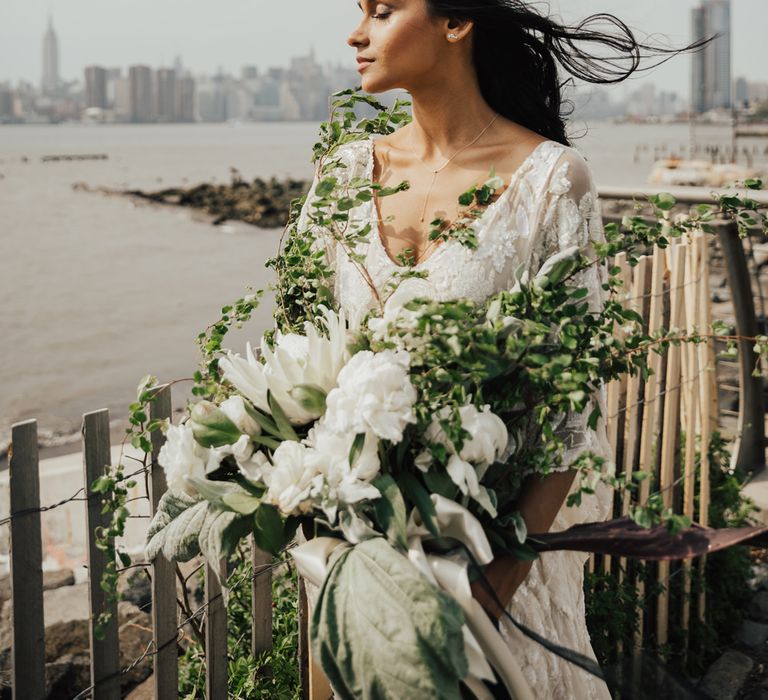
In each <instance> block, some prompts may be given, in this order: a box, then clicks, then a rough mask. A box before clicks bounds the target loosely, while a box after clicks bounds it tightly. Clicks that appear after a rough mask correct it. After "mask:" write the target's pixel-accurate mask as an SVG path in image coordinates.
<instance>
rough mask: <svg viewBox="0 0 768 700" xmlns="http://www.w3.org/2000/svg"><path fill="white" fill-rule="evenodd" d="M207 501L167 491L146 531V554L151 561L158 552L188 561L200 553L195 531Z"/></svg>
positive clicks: (203, 518)
mask: <svg viewBox="0 0 768 700" xmlns="http://www.w3.org/2000/svg"><path fill="white" fill-rule="evenodd" d="M207 513H208V501H201V500H199V499H196V498H192V497H191V496H188V495H187V494H185V493H183V494H179V493H174V492H172V491H166V492H165V493H164V494H163V497H162V498H161V499H160V503H159V504H158V507H157V512H156V513H155V516H154V517H153V518H152V521H151V522H150V525H149V530H148V531H147V544H146V548H145V553H146V556H147V560H148V561H152V560H153V559H154V558H155V557H156V556H157V555H158V554H159V553H160V552H162V553H163V554H164V555H165V558H166V559H168V560H169V561H189V560H190V559H192V557H195V556H197V555H198V554H199V553H200V545H199V542H198V534H199V532H200V528H201V527H202V525H203V521H204V520H205V517H206V515H207Z"/></svg>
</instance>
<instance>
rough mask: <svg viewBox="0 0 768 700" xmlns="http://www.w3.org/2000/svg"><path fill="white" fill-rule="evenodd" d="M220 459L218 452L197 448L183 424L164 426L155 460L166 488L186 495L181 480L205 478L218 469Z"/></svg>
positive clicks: (220, 453)
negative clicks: (166, 430)
mask: <svg viewBox="0 0 768 700" xmlns="http://www.w3.org/2000/svg"><path fill="white" fill-rule="evenodd" d="M223 457H224V454H223V453H222V451H221V450H216V449H208V448H206V447H202V446H201V445H199V444H198V443H197V441H196V440H195V437H194V435H193V434H192V427H191V426H190V425H189V424H188V423H184V424H182V425H170V426H169V427H168V432H167V433H166V435H165V444H164V445H163V446H162V447H161V448H160V454H159V455H158V458H157V461H158V463H159V464H160V466H161V467H162V468H163V470H164V471H165V480H166V482H167V484H168V489H169V490H171V491H176V492H177V493H179V492H181V491H187V492H189V490H188V485H187V483H186V480H185V477H187V476H194V477H198V478H200V479H203V478H205V475H206V474H208V473H209V472H212V471H215V470H216V469H217V468H218V466H219V464H221V460H222V459H223Z"/></svg>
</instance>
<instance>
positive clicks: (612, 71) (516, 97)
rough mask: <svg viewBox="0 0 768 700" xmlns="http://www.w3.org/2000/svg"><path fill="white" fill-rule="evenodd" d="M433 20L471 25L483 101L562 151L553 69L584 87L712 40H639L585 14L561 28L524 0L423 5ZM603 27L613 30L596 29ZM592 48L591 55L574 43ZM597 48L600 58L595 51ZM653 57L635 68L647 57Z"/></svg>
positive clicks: (608, 19) (615, 21)
mask: <svg viewBox="0 0 768 700" xmlns="http://www.w3.org/2000/svg"><path fill="white" fill-rule="evenodd" d="M427 6H428V7H429V11H430V13H431V14H432V15H433V16H438V17H447V18H450V19H458V20H471V21H472V22H474V29H473V53H474V62H475V68H476V70H477V74H478V79H479V83H480V90H481V92H482V95H483V98H484V99H485V100H486V102H488V104H489V105H490V106H491V107H492V108H493V109H495V110H496V111H497V112H499V113H500V114H501V115H503V116H504V117H507V118H508V119H511V120H512V121H514V122H516V123H518V124H521V125H522V126H525V127H526V128H528V129H531V130H532V131H535V132H537V133H539V134H541V135H542V136H544V137H545V138H548V139H552V140H553V141H559V142H560V143H562V144H564V145H566V146H569V145H571V144H570V141H569V139H568V136H567V134H566V117H567V116H568V115H569V114H570V113H571V112H572V111H573V110H572V109H571V110H570V111H568V110H567V107H568V106H569V105H570V103H569V102H568V101H566V100H564V97H563V92H564V89H565V87H566V86H567V85H568V84H569V83H571V82H572V80H573V78H569V79H567V80H565V81H564V82H560V76H559V73H558V65H560V66H562V68H563V69H564V70H565V71H566V72H567V73H570V74H571V76H573V77H576V78H580V79H581V80H584V81H586V82H589V83H596V84H603V85H605V84H610V83H620V82H621V81H623V80H626V79H627V78H628V77H629V76H630V75H632V74H633V73H635V72H637V71H642V70H649V69H651V68H655V67H656V66H658V65H661V64H662V63H664V62H666V61H668V60H669V59H670V58H673V57H674V56H676V55H678V54H680V53H683V52H685V51H698V50H701V49H703V48H704V47H705V46H706V45H707V44H708V43H709V42H710V41H711V40H712V39H713V38H714V37H709V38H705V39H701V40H699V41H696V42H694V43H693V44H689V45H688V46H685V47H683V48H679V49H675V48H669V47H664V46H652V45H650V44H645V43H642V42H641V41H638V40H637V39H636V37H635V34H634V32H633V31H632V30H631V29H630V28H629V27H628V26H627V25H626V24H625V23H624V22H622V21H621V20H620V19H619V18H618V17H615V16H614V15H611V14H607V13H602V12H601V13H599V14H594V15H590V16H589V17H587V18H586V19H584V20H582V21H581V22H579V23H578V24H576V25H574V26H567V25H564V24H560V23H558V22H557V21H555V19H554V18H553V17H550V16H548V15H546V14H543V13H541V12H540V11H539V10H538V9H537V8H536V7H535V6H534V4H533V3H531V2H524V1H523V0H463V1H462V0H427ZM603 23H607V24H609V25H612V27H614V28H616V29H618V32H617V33H612V32H610V31H607V30H600V29H599V28H598V27H597V26H596V25H599V24H603ZM582 43H591V44H594V45H596V46H595V50H594V51H592V52H590V51H589V50H585V49H582V48H581V47H580V46H579V45H580V44H582ZM600 48H602V49H603V50H604V52H603V53H600V52H599V49H600ZM654 57H655V58H660V59H661V60H657V61H656V62H654V63H652V64H651V65H648V66H644V67H643V68H641V67H640V63H641V61H643V60H644V59H646V58H654Z"/></svg>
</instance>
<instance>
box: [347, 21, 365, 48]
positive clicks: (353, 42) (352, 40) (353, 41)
mask: <svg viewBox="0 0 768 700" xmlns="http://www.w3.org/2000/svg"><path fill="white" fill-rule="evenodd" d="M347 44H348V45H349V46H352V47H355V48H357V47H359V46H366V45H367V44H368V37H367V36H366V34H365V32H364V31H363V22H362V21H361V22H360V24H358V25H357V27H355V28H354V30H353V31H352V33H351V34H350V35H349V37H347Z"/></svg>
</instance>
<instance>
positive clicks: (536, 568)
mask: <svg viewBox="0 0 768 700" xmlns="http://www.w3.org/2000/svg"><path fill="white" fill-rule="evenodd" d="M337 157H339V158H340V159H341V160H342V162H343V163H344V164H345V165H346V168H338V169H337V171H336V173H335V174H336V176H337V177H339V178H340V179H342V178H343V179H347V178H349V179H351V178H354V177H364V178H366V179H371V177H372V172H373V165H374V162H373V160H374V159H373V140H372V139H370V138H369V139H365V140H361V141H355V142H352V143H350V144H346V145H345V146H343V147H342V148H341V149H340V152H339V154H338V156H337ZM313 191H314V185H313V188H312V190H311V191H310V195H309V197H308V198H307V200H308V201H307V203H306V204H305V206H304V209H303V211H302V214H301V217H300V219H299V223H298V225H299V228H300V230H302V229H303V228H305V227H306V225H307V223H308V208H309V204H310V203H311V200H312V192H313ZM375 212H376V210H375V205H374V203H373V202H368V203H365V204H363V205H360V206H359V207H357V208H356V209H353V210H352V211H351V212H350V215H351V217H353V218H354V219H356V220H361V221H365V222H368V221H370V222H371V224H372V232H371V234H370V236H369V237H368V242H367V243H361V244H360V245H359V248H358V249H357V251H356V252H357V253H359V254H361V255H363V256H364V257H365V263H364V264H365V267H366V269H367V270H368V272H369V273H370V275H371V277H372V279H373V282H374V283H375V285H376V287H377V289H378V290H379V291H381V292H383V291H384V288H385V286H386V283H387V281H388V280H390V279H391V277H392V275H393V274H394V273H396V272H397V269H398V267H397V263H395V262H394V261H393V260H392V259H391V258H390V257H389V255H388V254H387V251H386V249H385V248H384V245H383V243H382V241H381V238H380V235H379V231H378V228H377V216H376V213H375ZM474 227H475V230H476V233H477V242H478V245H477V248H476V249H475V250H471V249H469V248H467V247H465V246H463V245H461V243H459V242H458V241H453V240H450V241H447V242H444V243H440V244H439V245H438V246H437V247H436V248H435V249H434V251H433V252H432V254H431V255H430V256H429V257H428V258H426V259H425V260H423V261H422V262H420V263H419V264H418V265H416V269H418V270H421V271H426V272H427V273H428V276H427V277H426V279H420V278H410V279H407V280H405V281H403V282H402V283H401V287H400V288H401V290H405V289H408V291H409V295H410V293H412V296H414V297H416V296H419V297H429V298H434V299H439V300H444V299H453V298H458V297H464V298H469V299H472V300H474V301H478V302H480V301H483V300H484V299H486V298H487V297H489V296H490V295H492V294H495V293H497V292H499V291H500V290H502V289H505V288H509V287H511V286H512V285H513V284H514V282H515V279H516V278H515V275H516V274H519V271H520V269H521V266H522V269H524V270H527V271H529V272H530V273H532V274H535V272H536V271H537V270H538V269H539V267H540V266H541V263H542V262H543V261H544V260H545V259H546V258H548V257H550V256H552V255H554V254H556V253H557V252H558V251H560V250H563V249H565V248H568V247H570V246H573V245H578V246H580V247H582V248H584V249H588V248H589V245H590V241H591V240H592V241H594V240H601V239H602V237H603V229H602V219H601V216H600V209H599V201H598V199H597V193H596V190H595V186H594V182H593V180H592V177H591V174H590V171H589V168H588V166H587V164H586V162H585V160H584V158H583V157H582V156H581V155H580V154H579V152H578V151H576V150H575V149H573V148H570V147H566V146H563V145H562V144H559V143H557V142H555V141H544V142H541V143H540V144H539V145H538V146H537V147H536V148H535V149H534V151H533V152H532V153H531V154H530V155H529V156H528V158H527V159H526V160H525V162H524V163H523V164H522V166H521V167H520V168H519V169H518V170H517V172H516V173H515V174H514V175H513V176H512V178H511V180H510V181H509V182H508V183H507V188H506V189H505V190H504V191H503V192H502V193H501V195H500V196H499V198H498V199H497V200H496V201H495V202H493V203H492V204H491V205H490V206H489V207H488V208H487V209H486V210H485V212H483V214H482V216H481V217H480V218H479V219H478V220H477V221H476V222H475V223H474ZM326 238H327V237H326ZM326 257H327V259H328V262H329V264H330V265H331V267H332V269H334V270H335V275H334V280H333V289H334V297H335V299H336V301H337V302H338V304H339V306H340V307H341V308H342V309H344V310H345V311H346V313H347V314H348V317H350V318H351V319H353V320H358V319H360V318H362V316H363V315H364V314H365V313H366V312H367V311H368V310H369V309H370V308H371V307H372V306H373V305H374V304H375V303H376V302H375V300H374V297H373V294H372V292H371V290H370V287H369V286H368V283H367V282H366V281H365V280H364V279H363V276H362V275H361V274H360V272H359V270H358V268H357V267H356V266H355V265H354V264H353V263H352V261H351V260H350V259H349V257H348V255H347V254H346V252H345V251H344V250H343V248H342V247H341V246H340V245H337V244H335V243H333V242H330V243H329V244H328V245H327V246H326ZM578 283H579V285H580V286H584V287H587V288H588V289H589V290H590V295H591V299H592V301H593V302H594V301H597V300H599V299H600V298H601V294H602V287H601V280H600V274H599V272H598V271H597V270H596V269H594V268H592V269H590V270H589V271H588V272H585V273H582V279H581V280H579V281H578ZM586 415H587V413H585V414H584V415H574V416H570V417H568V419H567V420H566V421H565V424H564V426H563V428H562V430H563V431H564V432H563V435H564V436H566V438H567V445H568V451H567V454H566V459H565V463H566V464H567V463H568V459H572V458H573V457H574V456H575V455H576V454H577V453H579V452H581V451H584V450H591V451H593V452H595V453H598V454H603V455H606V456H608V455H609V453H610V448H609V446H608V443H607V439H606V436H605V430H604V428H603V426H599V427H598V430H596V431H593V430H590V429H589V428H588V427H587V425H586V418H585V417H586ZM610 502H611V497H610V494H609V493H605V492H602V493H601V495H600V496H599V497H596V498H593V499H590V500H589V501H588V502H585V503H584V504H583V505H582V506H580V507H578V508H568V507H566V506H563V508H562V509H561V511H560V513H559V514H558V516H557V518H556V520H555V523H554V526H553V530H562V529H565V528H567V527H570V526H571V525H574V524H576V523H578V522H590V521H597V520H603V519H605V517H606V516H607V513H608V508H609V506H610ZM585 561H586V555H582V554H580V553H573V552H552V553H547V554H544V555H543V556H542V557H541V558H540V559H539V560H538V561H537V562H535V563H534V565H533V568H532V570H531V573H530V575H529V576H528V578H527V580H526V581H525V582H524V583H523V584H522V586H521V587H520V588H519V589H518V591H517V593H516V594H515V596H514V599H513V600H512V602H511V604H510V606H509V608H508V611H509V612H510V614H511V615H512V616H513V617H514V618H515V619H517V620H518V621H520V622H522V623H523V624H524V625H526V626H527V627H529V628H531V629H533V630H534V631H535V632H537V633H539V634H540V635H542V636H543V637H546V638H547V639H549V640H550V641H552V642H555V643H556V644H559V645H561V646H564V647H568V648H569V649H572V650H574V651H578V652H580V653H581V654H584V655H586V656H589V657H592V658H594V655H593V652H592V647H591V644H590V640H589V634H588V632H587V627H586V622H585V610H584V593H583V589H582V584H583V572H584V563H585ZM501 629H502V634H503V635H504V637H505V639H507V640H508V641H509V643H510V648H511V649H512V650H513V653H514V654H515V656H516V657H517V658H518V659H519V662H520V666H521V668H522V670H523V673H524V675H525V677H526V679H527V680H528V682H529V684H530V686H531V688H532V689H533V692H534V694H535V696H536V698H541V700H587V699H589V700H591V699H593V698H596V699H601V700H602V699H604V698H610V694H609V692H608V689H607V687H606V686H605V684H604V683H603V682H602V681H600V680H599V679H597V678H595V677H594V676H592V675H590V674H588V673H587V672H586V671H583V670H581V669H580V668H577V667H576V666H573V665H572V664H570V663H568V662H567V661H564V660H562V659H560V658H558V657H557V656H555V655H554V654H552V653H551V652H549V651H547V650H546V649H544V648H543V647H541V646H540V645H538V644H537V643H536V642H534V641H530V640H528V639H527V638H526V639H524V640H523V641H522V642H521V641H520V638H519V635H516V634H514V633H512V632H511V623H509V622H503V623H502V627H501Z"/></svg>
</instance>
